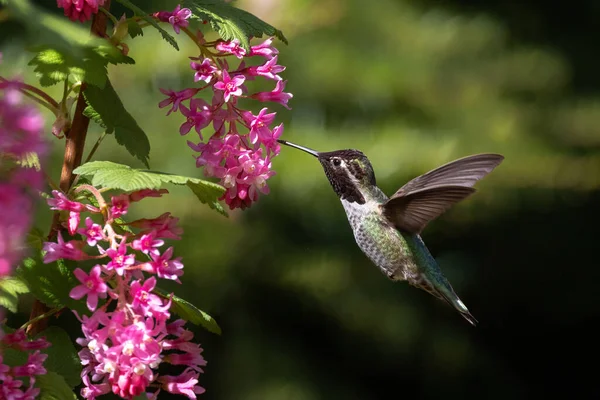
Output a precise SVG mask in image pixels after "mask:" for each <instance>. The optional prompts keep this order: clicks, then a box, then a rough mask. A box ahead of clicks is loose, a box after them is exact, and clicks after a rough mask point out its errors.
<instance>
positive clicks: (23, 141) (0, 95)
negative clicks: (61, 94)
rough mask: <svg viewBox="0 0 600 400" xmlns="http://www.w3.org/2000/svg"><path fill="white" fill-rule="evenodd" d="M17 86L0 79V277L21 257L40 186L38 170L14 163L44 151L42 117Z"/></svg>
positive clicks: (40, 179) (12, 82)
mask: <svg viewBox="0 0 600 400" xmlns="http://www.w3.org/2000/svg"><path fill="white" fill-rule="evenodd" d="M19 85H20V83H19V82H17V81H7V80H2V79H0V210H2V217H1V218H0V277H2V276H5V275H9V274H10V273H11V271H12V268H13V267H14V265H15V264H16V263H17V262H18V261H19V259H20V258H21V256H22V249H23V244H24V243H23V241H24V238H25V235H26V234H27V232H28V230H29V226H30V225H31V222H32V221H31V218H32V214H33V200H34V196H35V195H37V193H36V192H37V191H38V190H40V189H41V187H42V185H43V176H42V174H41V172H40V171H37V170H36V169H35V168H24V167H22V166H21V165H20V164H19V163H18V161H19V160H21V159H23V158H24V157H26V156H27V155H28V154H31V153H37V154H38V156H39V157H41V158H43V156H44V154H45V152H46V143H45V142H44V141H43V140H42V133H43V132H42V129H43V126H44V120H43V118H42V116H41V114H40V113H39V111H38V110H37V109H36V108H35V107H33V106H31V105H27V104H24V103H23V102H22V100H23V96H22V94H21V92H20V91H19Z"/></svg>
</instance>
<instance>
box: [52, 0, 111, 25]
mask: <svg viewBox="0 0 600 400" xmlns="http://www.w3.org/2000/svg"><path fill="white" fill-rule="evenodd" d="M105 1H106V0H56V4H57V5H58V7H59V8H64V10H65V16H67V17H69V19H70V20H71V21H80V22H85V21H87V20H88V19H90V18H92V14H96V13H98V7H102V6H103V5H104V2H105Z"/></svg>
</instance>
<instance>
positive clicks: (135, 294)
mask: <svg viewBox="0 0 600 400" xmlns="http://www.w3.org/2000/svg"><path fill="white" fill-rule="evenodd" d="M155 286H156V278H154V277H152V278H149V279H147V280H146V282H144V284H143V285H142V284H140V281H135V282H133V283H132V284H131V286H130V290H129V294H130V295H131V297H132V298H133V301H132V302H131V307H133V310H134V311H135V312H138V313H139V314H140V315H144V316H147V317H151V316H152V315H153V311H159V312H160V313H163V312H164V311H165V310H164V309H163V302H162V300H161V298H160V297H158V296H157V295H155V294H152V293H151V292H152V291H153V290H154V287H155Z"/></svg>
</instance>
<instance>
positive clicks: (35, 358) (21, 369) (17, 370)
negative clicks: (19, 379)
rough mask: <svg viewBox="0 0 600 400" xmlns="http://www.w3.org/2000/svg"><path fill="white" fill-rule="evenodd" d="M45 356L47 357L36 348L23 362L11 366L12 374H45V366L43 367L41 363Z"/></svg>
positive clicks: (46, 356)
mask: <svg viewBox="0 0 600 400" xmlns="http://www.w3.org/2000/svg"><path fill="white" fill-rule="evenodd" d="M46 358H48V354H44V353H41V352H40V351H39V350H36V351H35V352H34V353H33V354H30V355H29V357H28V358H27V362H26V363H25V364H23V365H19V366H18V367H14V368H13V374H14V376H34V375H45V374H46V368H44V366H43V364H44V361H46Z"/></svg>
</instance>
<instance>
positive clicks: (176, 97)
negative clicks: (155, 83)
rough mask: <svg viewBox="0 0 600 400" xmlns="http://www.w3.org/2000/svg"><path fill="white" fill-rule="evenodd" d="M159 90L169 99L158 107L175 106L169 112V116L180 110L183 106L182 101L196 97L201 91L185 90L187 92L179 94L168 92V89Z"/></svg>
mask: <svg viewBox="0 0 600 400" xmlns="http://www.w3.org/2000/svg"><path fill="white" fill-rule="evenodd" d="M159 90H160V91H161V92H162V94H164V95H166V96H168V97H167V98H166V99H165V100H163V101H161V102H160V103H158V107H160V108H163V107H166V106H168V105H169V104H173V106H172V107H171V109H170V110H169V111H168V112H167V115H169V114H171V113H172V112H173V111H177V110H178V109H179V106H180V105H181V102H182V101H184V100H187V99H191V98H192V97H194V96H195V95H196V93H198V91H199V90H200V89H194V88H190V89H185V90H182V91H179V92H175V91H173V90H167V89H159Z"/></svg>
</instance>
